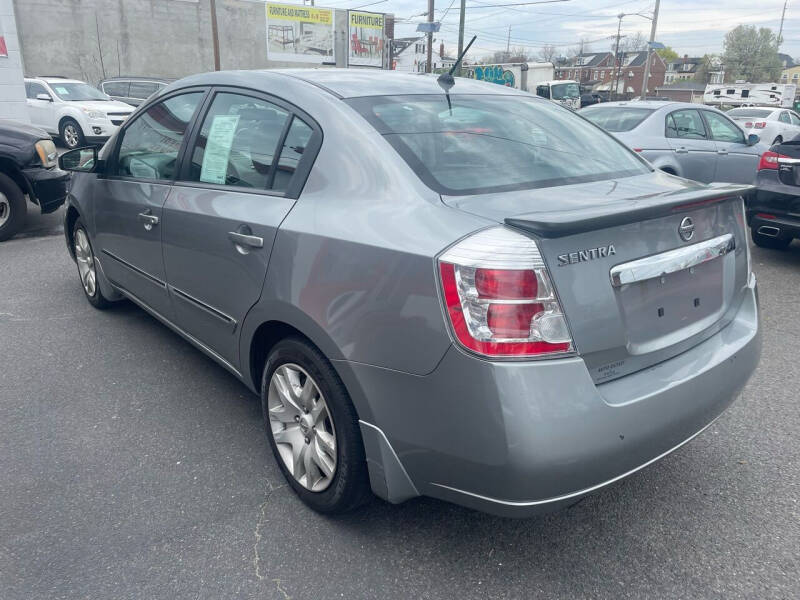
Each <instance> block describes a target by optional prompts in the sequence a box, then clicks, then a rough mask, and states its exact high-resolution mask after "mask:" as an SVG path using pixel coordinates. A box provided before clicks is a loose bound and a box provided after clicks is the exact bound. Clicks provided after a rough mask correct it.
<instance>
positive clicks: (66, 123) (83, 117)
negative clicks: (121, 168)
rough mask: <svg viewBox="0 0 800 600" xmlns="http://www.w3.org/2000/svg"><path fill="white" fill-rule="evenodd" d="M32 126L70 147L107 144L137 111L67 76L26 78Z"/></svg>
mask: <svg viewBox="0 0 800 600" xmlns="http://www.w3.org/2000/svg"><path fill="white" fill-rule="evenodd" d="M25 92H26V94H27V96H28V114H29V115H30V117H31V123H32V124H33V125H36V126H37V127H41V128H42V129H44V130H45V131H47V133H49V134H51V135H57V136H58V137H60V138H61V141H62V142H63V143H64V145H65V146H66V147H67V148H77V147H78V146H82V145H83V144H84V143H86V142H89V143H97V142H105V141H106V140H107V139H108V138H109V137H111V135H112V134H113V133H114V132H115V131H116V130H117V129H118V128H119V126H120V125H122V123H123V122H124V121H125V119H127V118H128V116H129V115H130V114H131V113H132V112H133V108H132V107H131V106H130V105H129V104H125V103H124V102H118V101H116V100H112V99H111V98H109V97H108V96H107V95H105V94H104V93H103V92H101V91H100V90H98V89H97V88H95V87H92V86H91V85H89V84H88V83H85V82H83V81H79V80H77V79H66V78H64V77H36V78H29V79H25Z"/></svg>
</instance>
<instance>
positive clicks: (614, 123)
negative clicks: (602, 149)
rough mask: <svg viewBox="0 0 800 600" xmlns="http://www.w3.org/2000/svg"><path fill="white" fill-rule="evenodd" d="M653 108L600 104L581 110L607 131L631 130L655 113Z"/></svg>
mask: <svg viewBox="0 0 800 600" xmlns="http://www.w3.org/2000/svg"><path fill="white" fill-rule="evenodd" d="M653 110H654V109H652V108H634V107H632V106H602V107H600V106H598V107H596V108H588V109H586V110H583V111H581V115H582V116H584V117H586V118H587V119H589V120H590V121H591V122H592V123H594V124H595V125H599V126H600V127H602V128H603V129H605V130H606V131H613V132H620V131H630V130H631V129H633V128H634V127H637V126H638V125H639V123H641V122H642V121H644V120H645V119H646V118H647V117H649V116H650V115H651V114H652V113H653Z"/></svg>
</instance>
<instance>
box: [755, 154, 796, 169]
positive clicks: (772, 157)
mask: <svg viewBox="0 0 800 600" xmlns="http://www.w3.org/2000/svg"><path fill="white" fill-rule="evenodd" d="M779 158H789V157H788V156H784V155H783V154H778V153H777V152H772V151H771V150H767V151H766V152H764V154H762V155H761V160H759V161H758V170H759V171H763V170H764V169H777V168H778V159H779Z"/></svg>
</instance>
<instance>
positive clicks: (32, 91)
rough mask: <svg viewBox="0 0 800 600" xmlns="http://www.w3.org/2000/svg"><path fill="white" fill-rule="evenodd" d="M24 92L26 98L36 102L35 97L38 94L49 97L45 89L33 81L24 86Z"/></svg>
mask: <svg viewBox="0 0 800 600" xmlns="http://www.w3.org/2000/svg"><path fill="white" fill-rule="evenodd" d="M25 92H26V95H27V97H28V98H31V99H33V100H36V96H37V95H38V94H47V95H48V96H49V95H50V94H49V93H48V91H47V90H46V89H45V87H44V86H43V85H42V84H41V83H36V82H35V81H31V82H28V83H26V84H25Z"/></svg>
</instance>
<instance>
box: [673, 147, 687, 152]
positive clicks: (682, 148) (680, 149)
mask: <svg viewBox="0 0 800 600" xmlns="http://www.w3.org/2000/svg"><path fill="white" fill-rule="evenodd" d="M675 153H676V154H689V149H688V148H684V147H680V148H675Z"/></svg>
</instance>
